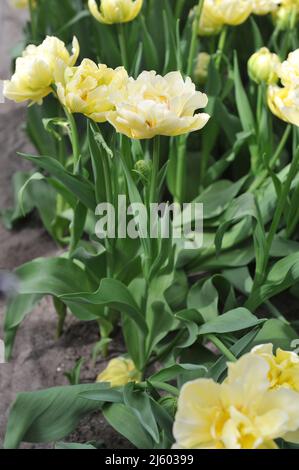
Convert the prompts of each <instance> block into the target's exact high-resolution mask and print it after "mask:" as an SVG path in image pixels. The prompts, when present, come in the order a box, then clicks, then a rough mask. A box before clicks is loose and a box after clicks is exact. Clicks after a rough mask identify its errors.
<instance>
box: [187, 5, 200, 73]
mask: <svg viewBox="0 0 299 470" xmlns="http://www.w3.org/2000/svg"><path fill="white" fill-rule="evenodd" d="M203 6H204V0H199V2H198V5H197V7H196V11H195V16H194V20H193V24H192V37H191V44H190V50H189V56H188V65H187V76H188V77H190V76H191V75H192V72H193V65H194V59H195V53H196V46H197V35H198V24H199V22H200V17H201V14H202V10H203Z"/></svg>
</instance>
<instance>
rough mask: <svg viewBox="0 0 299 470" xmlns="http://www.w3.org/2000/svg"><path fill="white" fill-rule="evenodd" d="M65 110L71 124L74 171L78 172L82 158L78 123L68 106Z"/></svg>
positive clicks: (70, 134) (70, 133)
mask: <svg viewBox="0 0 299 470" xmlns="http://www.w3.org/2000/svg"><path fill="white" fill-rule="evenodd" d="M64 112H65V115H66V117H67V120H68V122H69V126H70V132H69V136H70V140H71V144H72V150H73V158H74V166H73V168H74V169H73V172H74V173H76V172H77V170H78V163H79V159H80V143H79V134H78V129H77V124H76V121H75V118H74V116H73V114H72V113H70V112H69V111H68V110H67V109H66V108H64Z"/></svg>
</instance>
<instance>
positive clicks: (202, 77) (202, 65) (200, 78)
mask: <svg viewBox="0 0 299 470" xmlns="http://www.w3.org/2000/svg"><path fill="white" fill-rule="evenodd" d="M210 61H211V56H210V54H208V53H207V52H200V53H199V54H198V56H197V61H196V66H195V70H194V79H195V82H196V83H198V84H199V85H204V84H205V83H206V81H207V78H208V70H209V64H210Z"/></svg>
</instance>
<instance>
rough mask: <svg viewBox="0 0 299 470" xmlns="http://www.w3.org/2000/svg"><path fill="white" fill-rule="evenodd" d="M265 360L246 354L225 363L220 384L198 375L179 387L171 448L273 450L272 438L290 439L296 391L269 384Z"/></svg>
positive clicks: (298, 422) (296, 414) (298, 405)
mask: <svg viewBox="0 0 299 470" xmlns="http://www.w3.org/2000/svg"><path fill="white" fill-rule="evenodd" d="M269 369H270V367H269V364H268V362H267V361H266V360H265V359H264V358H263V357H260V356H258V355H255V354H246V355H245V356H243V357H242V358H241V359H239V360H238V361H237V362H236V363H234V364H229V366H228V378H227V380H226V381H225V382H224V383H222V384H218V383H215V382H214V381H213V380H210V379H198V380H195V381H193V382H189V383H187V384H185V385H184V386H183V388H182V390H181V393H180V397H179V401H178V411H177V415H176V419H175V424H174V437H175V440H176V443H175V445H174V448H181V449H275V448H276V447H277V445H276V443H275V439H277V438H285V439H287V438H288V439H292V441H296V438H297V435H296V434H294V433H296V432H297V431H298V429H299V400H298V397H299V395H298V393H297V392H295V391H293V390H290V389H287V388H283V387H281V388H280V389H275V390H272V389H271V388H270V381H269V378H268V375H269Z"/></svg>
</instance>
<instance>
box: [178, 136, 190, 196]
mask: <svg viewBox="0 0 299 470" xmlns="http://www.w3.org/2000/svg"><path fill="white" fill-rule="evenodd" d="M187 139H188V137H187V136H186V135H182V136H181V137H180V138H179V140H178V159H177V174H176V200H177V202H178V203H182V202H183V201H184V195H185V179H186V150H187Z"/></svg>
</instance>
